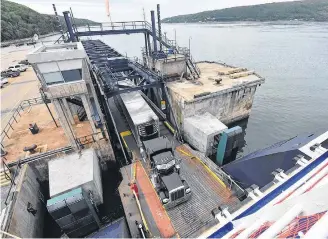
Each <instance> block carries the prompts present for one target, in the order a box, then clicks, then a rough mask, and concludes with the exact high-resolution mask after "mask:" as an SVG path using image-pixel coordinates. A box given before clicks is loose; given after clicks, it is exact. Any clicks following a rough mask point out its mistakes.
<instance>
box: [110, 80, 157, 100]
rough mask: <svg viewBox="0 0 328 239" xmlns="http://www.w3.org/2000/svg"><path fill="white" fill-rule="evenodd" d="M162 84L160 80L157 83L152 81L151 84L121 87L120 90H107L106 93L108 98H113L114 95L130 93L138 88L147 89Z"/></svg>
mask: <svg viewBox="0 0 328 239" xmlns="http://www.w3.org/2000/svg"><path fill="white" fill-rule="evenodd" d="M161 84H162V83H160V82H156V83H151V84H147V85H142V86H136V87H133V88H127V89H120V90H115V91H110V92H105V94H106V97H107V98H111V97H113V96H116V95H119V94H123V93H129V92H133V91H138V90H146V89H151V88H155V87H161Z"/></svg>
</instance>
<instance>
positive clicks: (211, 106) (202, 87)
mask: <svg viewBox="0 0 328 239" xmlns="http://www.w3.org/2000/svg"><path fill="white" fill-rule="evenodd" d="M197 65H198V67H199V68H200V71H201V76H200V78H199V79H197V81H195V82H194V81H188V80H184V81H173V82H169V83H168V91H169V94H170V96H171V100H172V108H173V112H174V114H175V116H176V118H177V122H178V124H179V125H180V127H181V129H184V126H183V124H184V119H186V118H188V117H190V116H193V115H195V114H199V115H201V114H204V113H205V112H209V113H211V114H212V115H214V116H215V117H217V118H218V119H219V120H220V121H221V122H223V123H225V124H229V123H232V122H234V121H238V120H241V119H243V118H247V117H248V116H249V114H250V111H251V108H252V105H253V99H254V95H255V92H256V88H257V86H259V85H261V84H262V83H264V79H263V78H262V77H260V76H259V75H257V74H256V73H254V72H253V71H251V72H248V73H247V74H246V75H245V74H244V73H243V74H242V75H240V76H239V77H238V78H236V79H231V78H230V75H231V74H235V73H234V72H235V71H238V69H239V68H234V67H231V66H227V65H224V64H219V63H211V62H203V63H198V64H197ZM218 78H220V83H217V81H216V80H215V79H218Z"/></svg>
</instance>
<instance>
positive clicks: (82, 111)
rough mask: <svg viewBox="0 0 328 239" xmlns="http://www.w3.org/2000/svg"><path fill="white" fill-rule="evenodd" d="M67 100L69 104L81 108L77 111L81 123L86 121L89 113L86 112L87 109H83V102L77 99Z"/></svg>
mask: <svg viewBox="0 0 328 239" xmlns="http://www.w3.org/2000/svg"><path fill="white" fill-rule="evenodd" d="M66 100H67V102H69V103H72V104H74V105H77V106H79V108H78V109H77V116H78V118H79V121H84V120H85V119H86V118H87V113H86V112H85V109H84V107H83V103H82V100H79V99H77V98H67V99H66Z"/></svg>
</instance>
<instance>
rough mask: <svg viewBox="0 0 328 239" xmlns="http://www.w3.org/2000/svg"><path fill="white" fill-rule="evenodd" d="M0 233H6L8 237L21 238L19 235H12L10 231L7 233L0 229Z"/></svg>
mask: <svg viewBox="0 0 328 239" xmlns="http://www.w3.org/2000/svg"><path fill="white" fill-rule="evenodd" d="M0 233H2V234H5V235H7V236H10V237H12V238H16V239H21V238H20V237H18V236H15V235H13V234H10V233H8V232H4V231H0Z"/></svg>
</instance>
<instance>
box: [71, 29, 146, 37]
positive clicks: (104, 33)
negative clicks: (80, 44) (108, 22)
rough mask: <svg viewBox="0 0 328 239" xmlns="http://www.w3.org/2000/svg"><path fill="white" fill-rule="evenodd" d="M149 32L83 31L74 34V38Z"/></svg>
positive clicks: (140, 30) (129, 30) (134, 30)
mask: <svg viewBox="0 0 328 239" xmlns="http://www.w3.org/2000/svg"><path fill="white" fill-rule="evenodd" d="M148 31H149V30H148V29H146V28H141V29H125V30H99V31H85V32H76V33H75V34H76V36H79V37H84V36H101V35H119V34H136V33H145V32H148Z"/></svg>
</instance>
